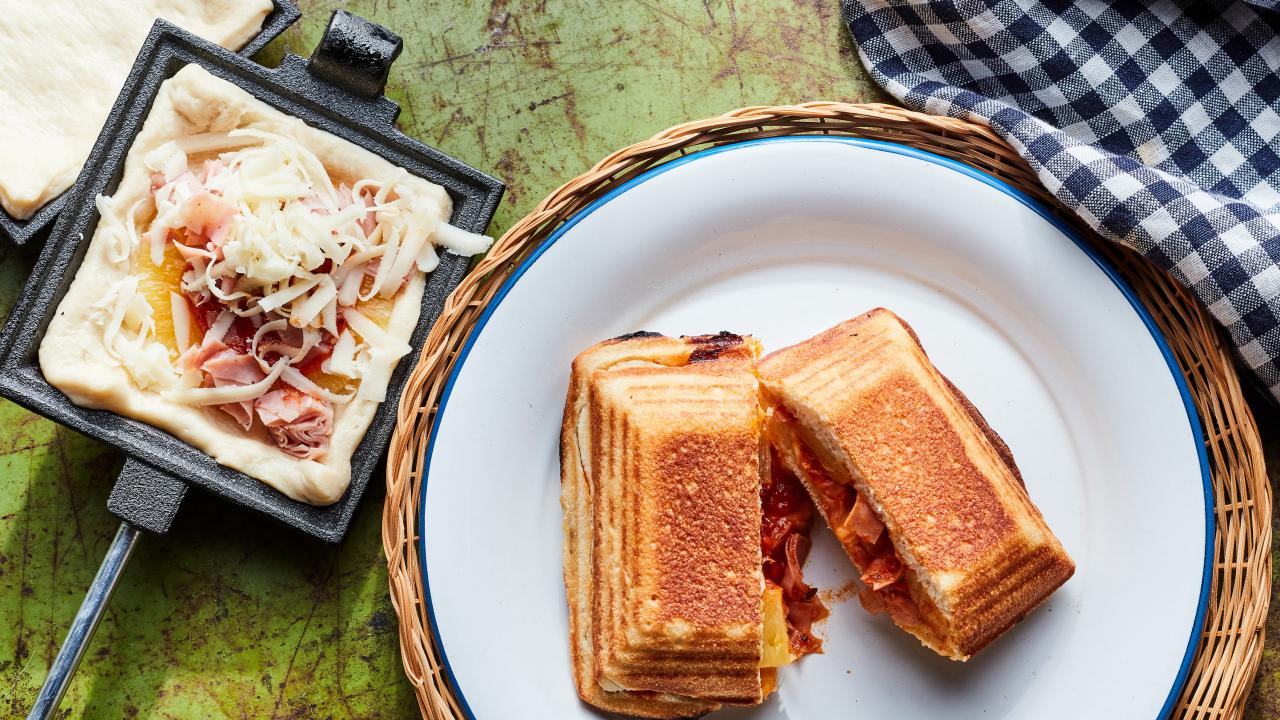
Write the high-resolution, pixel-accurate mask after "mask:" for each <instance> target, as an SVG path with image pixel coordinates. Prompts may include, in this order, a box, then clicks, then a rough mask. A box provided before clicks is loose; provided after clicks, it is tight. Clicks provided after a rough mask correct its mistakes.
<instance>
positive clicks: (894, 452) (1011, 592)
mask: <svg viewBox="0 0 1280 720" xmlns="http://www.w3.org/2000/svg"><path fill="white" fill-rule="evenodd" d="M758 372H759V375H760V381H761V385H762V386H763V388H764V390H765V396H766V397H767V398H768V399H769V400H770V402H776V403H777V404H779V405H781V406H783V407H785V408H786V410H787V412H788V413H789V414H790V415H792V416H794V417H795V422H796V424H797V425H798V426H799V427H800V428H801V430H802V432H801V433H800V434H802V435H804V436H806V437H809V438H812V443H813V444H815V445H816V446H817V447H815V448H814V450H815V455H817V456H818V457H820V458H822V459H823V462H824V464H834V465H838V467H832V468H831V470H832V472H831V474H832V475H833V476H836V477H843V478H846V479H847V480H849V481H852V483H853V485H854V486H855V487H856V488H857V489H858V491H859V492H861V493H862V494H863V495H864V496H865V497H866V498H867V499H868V500H869V501H870V502H871V505H872V507H873V508H874V509H875V510H876V513H877V515H879V516H880V519H881V520H882V521H883V522H884V523H885V525H886V527H887V528H888V530H889V533H890V537H891V539H892V540H893V542H894V546H895V549H896V550H897V551H898V554H899V556H900V557H901V558H902V560H903V561H904V563H906V564H907V566H908V567H909V568H910V571H911V572H912V573H914V574H915V576H916V578H917V579H918V580H919V582H920V584H921V587H922V588H923V590H924V591H926V592H927V597H926V598H924V599H925V600H926V601H931V603H932V605H933V607H930V608H925V609H926V610H927V611H929V612H932V611H934V610H936V611H937V615H938V617H941V618H943V619H944V621H945V622H944V627H939V628H937V629H936V631H937V634H938V637H937V638H931V639H930V638H924V637H922V638H921V639H922V640H924V641H925V642H926V644H928V645H930V646H931V647H933V649H935V650H936V651H938V652H940V653H941V654H944V655H947V656H949V657H953V658H955V659H964V658H967V657H968V656H970V655H972V654H973V653H974V652H976V651H977V650H979V649H981V648H982V647H984V646H985V645H986V644H988V643H989V642H991V640H993V639H994V638H995V637H997V636H999V635H1000V634H1001V633H1003V632H1004V631H1005V630H1006V629H1008V628H1009V627H1010V626H1011V625H1012V624H1013V623H1014V622H1016V621H1017V620H1018V619H1020V618H1021V617H1023V616H1024V615H1025V614H1026V613H1027V612H1029V611H1030V610H1031V609H1032V608H1034V607H1035V606H1036V605H1038V604H1039V603H1040V602H1042V601H1043V600H1044V599H1045V598H1047V597H1048V596H1049V594H1050V593H1052V592H1053V590H1055V589H1056V588H1057V587H1058V586H1060V585H1061V584H1062V583H1063V582H1065V581H1066V580H1067V578H1069V577H1070V576H1071V574H1072V572H1074V568H1075V566H1074V564H1073V563H1072V561H1071V559H1070V558H1069V557H1068V556H1067V554H1066V552H1065V550H1063V548H1062V546H1061V544H1060V543H1059V542H1058V540H1057V539H1056V538H1055V537H1054V536H1053V533H1052V532H1051V531H1050V530H1049V528H1048V526H1047V525H1046V524H1045V522H1044V519H1043V518H1042V517H1041V515H1040V512H1039V510H1037V509H1036V507H1035V506H1034V505H1033V504H1032V503H1031V501H1030V499H1029V497H1028V496H1027V494H1026V491H1025V489H1024V487H1023V485H1022V482H1021V477H1020V475H1019V474H1018V472H1017V469H1016V466H1015V465H1014V464H1013V461H1012V454H1011V453H1010V452H1009V450H1008V447H1007V446H1006V445H1005V444H1004V442H1003V441H1001V440H1000V439H999V436H998V435H996V434H995V432H994V431H993V430H991V428H990V427H989V426H988V425H987V423H986V422H985V420H983V419H982V416H981V414H979V413H978V412H977V411H976V408H974V407H973V405H972V403H970V402H969V401H968V399H967V398H964V396H963V395H961V394H960V393H959V392H957V391H955V390H954V389H953V388H954V386H952V385H951V384H950V382H949V381H947V380H946V379H945V378H944V377H943V376H942V375H941V374H940V373H939V372H938V371H937V369H936V368H934V367H933V364H932V363H931V362H930V361H929V359H928V357H927V356H926V355H925V353H924V350H923V348H922V347H921V345H920V343H919V341H918V339H917V338H916V337H915V334H914V332H912V331H911V329H910V328H909V327H908V326H907V325H906V323H905V322H903V321H902V320H901V319H900V318H898V317H897V316H896V315H894V314H893V313H891V312H889V311H888V310H884V309H882V308H877V309H875V310H872V311H871V312H869V313H866V314H864V315H862V316H860V317H857V318H854V319H853V320H849V321H846V322H843V323H841V324H839V325H837V326H835V327H833V328H831V329H829V330H827V331H825V332H823V333H820V334H818V335H817V336H815V337H813V338H811V339H810V340H807V341H805V342H802V343H800V344H798V345H794V346H792V347H789V348H785V349H782V350H779V351H777V352H774V353H772V354H770V355H768V356H767V357H765V358H764V359H763V360H761V361H760V363H759V365H758ZM815 499H816V498H815ZM819 504H821V503H819ZM917 635H919V633H917ZM930 640H933V641H932V642H930Z"/></svg>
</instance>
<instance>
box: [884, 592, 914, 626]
mask: <svg viewBox="0 0 1280 720" xmlns="http://www.w3.org/2000/svg"><path fill="white" fill-rule="evenodd" d="M881 594H882V595H884V604H885V606H886V607H887V608H889V617H892V618H893V621H894V622H896V623H898V624H899V625H901V626H903V627H908V628H911V627H920V626H921V625H924V620H922V619H920V613H919V611H918V610H916V604H915V603H914V602H912V601H911V596H910V595H908V594H907V593H906V592H886V593H881Z"/></svg>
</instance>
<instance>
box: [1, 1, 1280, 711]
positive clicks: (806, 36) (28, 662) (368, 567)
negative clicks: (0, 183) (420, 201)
mask: <svg viewBox="0 0 1280 720" xmlns="http://www.w3.org/2000/svg"><path fill="white" fill-rule="evenodd" d="M302 5H303V10H304V17H303V20H302V21H301V23H300V24H299V25H298V26H296V27H295V28H293V29H291V30H290V31H289V32H288V33H287V34H286V35H285V37H284V38H282V39H281V40H279V41H277V42H276V43H275V44H273V45H272V46H271V47H270V48H268V49H267V50H266V51H265V52H264V53H263V56H262V57H260V59H261V60H263V61H264V62H267V63H268V64H274V63H275V62H278V60H279V58H280V56H281V54H282V53H283V52H284V51H285V49H288V50H291V51H293V52H297V53H299V54H303V55H306V54H309V52H310V50H311V48H312V47H313V46H314V44H315V42H316V40H317V39H318V37H319V34H320V31H321V30H322V29H323V26H324V23H325V21H326V20H327V18H328V15H329V11H330V10H331V9H333V8H334V7H337V6H339V5H340V4H338V3H324V2H307V1H305V0H304V2H303V3H302ZM342 6H344V7H347V8H348V9H351V10H353V11H355V12H357V13H359V14H362V15H364V16H366V17H369V18H370V19H373V20H375V21H377V22H380V23H383V24H385V25H387V26H388V27H390V28H392V29H394V30H396V31H397V32H399V33H400V34H402V35H403V36H404V38H405V51H404V54H403V56H402V57H401V58H400V60H399V61H398V62H397V64H396V67H395V70H394V71H393V73H392V76H391V80H390V84H389V94H390V95H391V96H392V97H393V98H394V99H396V100H397V101H399V102H400V103H401V104H402V106H403V107H404V112H403V114H402V115H401V125H402V127H403V129H404V130H405V131H406V132H407V133H409V134H410V135H413V136H416V137H418V138H421V139H423V140H425V141H426V142H428V143H429V144H432V145H435V146H436V147H439V148H441V149H443V150H445V151H446V152H449V153H452V154H454V155H457V156H458V157H460V158H463V159H465V160H467V161H468V162H470V163H472V164H474V165H476V166H477V167H480V168H482V169H485V170H488V171H490V172H492V173H494V174H496V175H498V176H499V177H501V178H502V179H503V180H505V181H506V182H507V183H508V191H507V195H506V198H505V200H504V202H503V204H502V207H501V208H500V209H499V210H498V214H497V218H496V220H495V223H494V226H493V228H492V231H493V232H494V234H497V233H500V232H501V231H502V230H503V229H505V228H506V227H507V226H508V225H510V224H511V223H512V222H514V221H515V220H516V219H518V218H519V217H520V216H522V215H523V214H524V213H526V212H527V211H528V210H529V209H531V208H532V206H533V205H534V203H536V202H537V201H538V200H539V199H540V198H541V197H542V196H543V195H545V194H546V192H547V191H549V190H551V189H552V188H554V187H555V186H557V185H558V184H559V183H560V182H562V180H564V179H566V178H568V177H571V176H573V175H575V174H577V173H578V172H580V171H581V170H583V169H585V168H586V167H588V166H589V165H590V164H591V163H592V162H594V161H595V160H596V159H597V158H599V157H601V156H602V155H604V154H605V153H607V152H608V151H610V150H613V149H614V148H617V147H620V146H622V145H625V144H627V143H629V142H632V141H634V140H637V139H641V138H644V137H647V136H648V135H649V134H651V133H653V132H654V131H657V130H660V129H662V128H664V127H667V126H669V125H672V124H675V123H677V122H681V121H683V120H686V119H691V118H697V117H702V116H706V115H711V114H716V113H719V112H723V111H725V110H729V109H732V108H736V107H739V106H742V105H748V104H770V103H779V102H794V101H802V100H807V99H819V98H835V99H845V100H853V101H865V100H878V99H881V96H880V94H879V92H878V91H877V90H876V89H875V88H874V87H873V86H872V85H871V84H870V82H869V81H868V80H867V78H866V76H865V74H864V73H863V71H862V70H861V68H860V66H858V64H857V61H856V57H855V55H854V53H853V50H852V48H851V47H850V44H849V42H848V40H847V39H846V37H845V34H844V32H843V30H842V28H841V26H840V23H839V18H838V13H837V7H836V6H837V3H836V1H835V0H802V1H800V2H791V1H789V0H753V1H752V2H745V1H743V0H740V1H739V2H737V3H733V2H726V1H725V0H706V1H705V2H699V1H695V0H690V1H675V0H665V1H664V0H652V1H633V2H551V1H550V0H540V1H536V2H523V1H514V2H502V0H497V1H495V2H493V3H492V4H490V3H479V2H474V1H472V0H466V1H462V2H449V1H448V0H429V1H420V2H408V1H406V0H399V1H397V0H358V1H357V2H353V3H349V4H342ZM3 252H4V251H0V253H3ZM31 263H32V259H31V258H30V257H28V256H26V255H24V254H21V253H15V252H8V253H7V254H3V255H2V256H0V313H4V314H7V313H8V308H9V306H10V304H11V303H12V300H13V297H14V295H15V293H16V292H17V289H18V287H19V286H20V283H21V282H22V280H23V279H24V277H25V275H26V273H27V272H28V271H29V269H30V267H31ZM1262 420H1263V424H1264V428H1265V432H1266V433H1267V435H1268V436H1275V435H1276V433H1275V430H1276V429H1277V428H1280V418H1278V417H1276V416H1275V415H1273V414H1271V413H1270V412H1267V413H1265V414H1264V415H1263V417H1262ZM1268 447H1269V451H1270V455H1269V459H1271V460H1273V461H1274V460H1277V459H1280V457H1278V456H1280V444H1278V443H1276V442H1272V443H1271V444H1270V445H1269V446H1268ZM120 462H121V458H120V457H119V456H118V455H117V454H116V453H115V452H114V451H111V450H109V449H106V448H104V447H103V446H101V445H100V444H98V443H96V442H94V441H92V440H88V439H86V438H84V437H82V436H80V435H77V434H75V433H72V432H68V431H66V430H62V429H60V428H58V427H56V426H55V425H53V424H51V423H49V422H47V421H45V420H42V419H39V418H36V417H34V416H32V415H30V414H29V413H26V412H25V411H22V410H20V409H18V408H17V407H16V406H14V405H12V404H8V403H0V716H5V717H9V716H20V715H21V714H23V713H25V710H26V708H27V707H28V705H29V703H30V702H31V700H32V698H33V697H34V695H35V692H36V689H37V688H38V686H39V684H40V682H41V680H42V679H43V677H44V674H45V671H46V668H47V667H48V665H49V663H50V661H51V660H52V658H53V656H54V654H55V653H56V651H57V643H58V642H59V641H60V640H61V638H62V634H63V632H64V631H65V628H66V627H67V625H68V623H69V622H70V619H71V617H72V616H73V615H74V613H75V610H76V607H77V606H78V604H79V602H80V599H81V594H82V592H83V590H84V588H85V587H86V586H87V585H88V583H89V582H90V580H91V579H92V577H93V574H94V572H95V570H96V568H97V565H98V562H99V560H100V558H101V557H102V554H103V552H104V551H105V549H106V547H107V544H108V543H109V541H110V539H111V536H112V533H113V532H114V529H115V526H116V521H115V520H114V519H113V518H112V517H111V516H110V515H109V514H108V513H107V512H106V509H105V503H106V497H107V493H108V491H109V488H110V484H111V479H112V477H113V476H114V474H115V472H116V470H117V469H118V468H119V465H120ZM382 502H383V497H382V492H381V490H380V489H379V488H375V489H373V490H371V491H370V493H369V494H368V496H367V497H366V500H365V502H364V505H363V507H362V509H361V510H360V512H359V513H358V515H357V518H356V521H355V523H354V525H353V527H352V529H351V533H350V535H349V537H348V539H347V541H346V543H345V544H343V545H342V546H340V547H337V548H334V547H328V546H324V545H322V544H319V543H316V542H312V541H309V540H307V539H305V538H302V537H299V536H298V534H297V533H294V532H290V531H288V530H285V529H283V528H281V527H278V526H276V525H274V524H272V523H270V522H267V521H265V520H263V519H262V518H259V517H255V516H254V515H252V514H250V513H248V512H246V511H243V510H241V509H239V508H236V507H233V506H230V505H228V504H227V503H224V502H222V501H220V500H217V499H214V498H210V497H208V496H206V495H203V494H201V493H197V492H193V493H192V494H189V495H188V497H187V500H186V503H185V505H184V507H183V509H182V512H181V513H180V515H179V517H178V519H177V521H176V523H175V525H174V528H173V530H172V531H171V532H170V534H169V535H167V536H165V537H160V538H145V539H144V541H143V542H142V544H141V545H140V546H139V547H138V549H137V551H136V553H135V555H134V558H133V560H132V562H131V563H130V566H129V568H128V571H127V573H126V575H125V578H124V580H123V582H122V584H121V586H120V588H119V590H118V592H117V594H116V597H115V599H114V600H113V601H112V603H111V606H110V609H109V610H108V613H107V616H106V619H105V621H104V622H103V625H102V627H101V628H100V629H99V631H98V635H97V637H96V638H95V640H94V642H93V645H92V646H91V647H90V649H89V652H88V654H87V656H86V658H85V661H84V663H83V665H82V666H81V668H80V671H79V674H78V675H77V676H76V679H75V681H74V683H73V685H72V687H71V690H70V693H69V695H68V697H67V699H66V701H65V702H64V704H63V714H64V716H65V717H85V718H95V719H96V718H133V717H139V718H222V717H227V718H348V717H352V718H407V717H411V716H413V714H414V713H415V712H416V706H415V704H414V701H413V696H412V692H411V691H410V688H409V686H408V684H407V683H406V682H405V681H404V680H403V679H402V676H401V673H400V665H399V658H398V655H397V652H398V650H397V641H396V625H395V623H396V621H395V614H394V612H393V611H392V608H391V605H390V603H389V601H388V600H387V598H386V570H385V565H384V560H383V557H382V552H381V549H380V543H379V538H378V533H379V515H380V512H381V508H382ZM1278 566H1280V565H1278ZM1275 625H1280V623H1273V626H1275ZM1272 645H1274V643H1272ZM1260 677H1261V681H1260V683H1259V686H1258V690H1257V691H1256V692H1255V693H1254V696H1253V697H1252V699H1251V702H1250V712H1249V718H1250V719H1251V720H1256V719H1260V718H1272V717H1277V716H1280V652H1278V651H1276V650H1269V651H1268V654H1267V658H1266V661H1265V664H1264V667H1263V670H1262V673H1261V675H1260Z"/></svg>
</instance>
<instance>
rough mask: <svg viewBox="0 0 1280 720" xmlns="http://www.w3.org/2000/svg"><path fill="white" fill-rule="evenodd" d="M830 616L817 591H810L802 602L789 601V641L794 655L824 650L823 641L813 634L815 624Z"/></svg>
mask: <svg viewBox="0 0 1280 720" xmlns="http://www.w3.org/2000/svg"><path fill="white" fill-rule="evenodd" d="M828 614H829V613H828V612H827V608H826V606H825V605H823V604H822V601H821V600H819V599H818V593H817V591H815V590H810V591H809V595H808V597H806V598H804V599H802V600H788V601H787V631H788V632H787V640H788V642H789V644H790V645H791V653H792V654H793V655H796V656H800V655H806V654H808V653H812V652H819V651H821V650H822V641H821V640H819V639H818V638H817V637H815V636H814V634H813V624H814V623H815V622H817V621H819V620H821V619H823V618H825V617H826V616H827V615H828Z"/></svg>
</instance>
